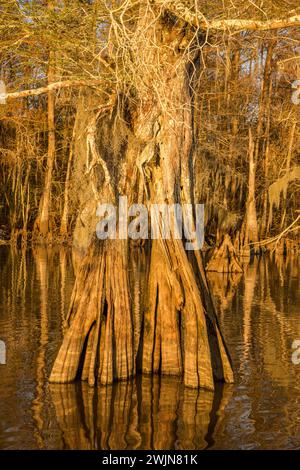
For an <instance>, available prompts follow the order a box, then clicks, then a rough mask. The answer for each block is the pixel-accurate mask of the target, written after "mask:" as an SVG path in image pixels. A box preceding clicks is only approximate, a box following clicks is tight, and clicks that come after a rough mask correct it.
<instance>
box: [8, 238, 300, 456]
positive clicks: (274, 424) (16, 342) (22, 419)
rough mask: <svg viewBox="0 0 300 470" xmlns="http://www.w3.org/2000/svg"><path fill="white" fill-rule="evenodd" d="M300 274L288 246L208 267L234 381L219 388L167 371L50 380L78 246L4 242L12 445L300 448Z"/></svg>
mask: <svg viewBox="0 0 300 470" xmlns="http://www.w3.org/2000/svg"><path fill="white" fill-rule="evenodd" d="M135 268H136V269H138V267H137V266H135ZM299 273H300V260H299V258H298V257H296V256H295V257H293V258H287V257H282V256H281V257H280V256H276V255H274V256H273V257H268V256H266V257H262V258H260V259H256V258H255V259H254V260H253V262H252V263H251V264H245V265H244V273H243V274H239V275H232V274H231V275H222V274H217V273H208V279H209V283H210V286H211V290H212V293H213V297H214V299H215V303H216V307H217V312H218V316H219V322H220V325H221V328H222V332H223V334H224V337H225V339H226V341H227V345H228V347H229V350H230V352H231V355H232V359H233V364H234V371H235V383H234V385H232V386H224V385H222V384H218V385H217V387H216V390H215V392H214V393H212V392H209V391H205V390H193V389H188V388H185V387H184V386H183V385H182V383H181V381H180V380H178V379H177V378H171V377H169V378H168V377H164V378H160V377H158V376H155V377H152V378H150V377H140V376H139V377H137V378H136V379H134V380H132V381H130V382H127V383H118V384H115V385H113V386H110V387H96V388H90V387H88V385H87V384H86V383H75V384H69V385H51V386H50V385H49V383H48V380H47V379H48V377H49V373H50V370H51V367H52V364H53V361H54V358H55V356H56V354H57V351H58V348H59V346H60V343H61V339H62V335H63V330H64V318H65V316H66V313H67V309H68V304H69V300H70V297H71V293H72V288H73V285H74V274H73V267H72V256H71V252H70V250H68V249H64V248H55V247H53V248H41V247H36V248H34V249H32V250H28V251H18V250H17V251H12V250H10V249H9V248H8V247H0V340H1V341H4V342H5V345H6V356H7V360H6V365H0V404H1V419H0V449H38V448H40V449H210V448H213V449H216V448H218V449H253V448H262V449H271V448H273V449H274V448H281V449H295V448H300V399H299V397H300V381H299V373H300V365H299V366H297V365H295V364H293V362H292V360H291V356H292V353H293V350H292V346H291V345H292V343H293V341H294V340H295V339H300V315H299V312H300V308H299V307H300V276H299ZM143 282H144V281H143V277H141V278H140V282H137V285H134V286H132V288H133V289H134V288H140V287H139V284H140V283H143Z"/></svg>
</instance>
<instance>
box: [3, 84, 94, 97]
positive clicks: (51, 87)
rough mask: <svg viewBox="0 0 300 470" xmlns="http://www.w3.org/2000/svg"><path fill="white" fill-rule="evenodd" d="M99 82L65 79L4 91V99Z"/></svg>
mask: <svg viewBox="0 0 300 470" xmlns="http://www.w3.org/2000/svg"><path fill="white" fill-rule="evenodd" d="M100 83H101V81H100V80H65V81H60V82H55V83H50V84H49V85H47V86H44V87H40V88H33V89H31V90H22V91H15V92H12V93H6V95H5V98H6V99H15V98H26V97H27V96H38V95H42V94H43V93H48V92H49V91H54V90H59V89H61V88H71V87H81V86H95V85H99V84H100Z"/></svg>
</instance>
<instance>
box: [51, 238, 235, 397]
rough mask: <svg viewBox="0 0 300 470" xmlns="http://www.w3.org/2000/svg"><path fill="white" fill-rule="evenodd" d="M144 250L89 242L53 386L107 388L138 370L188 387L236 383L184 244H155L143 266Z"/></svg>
mask: <svg viewBox="0 0 300 470" xmlns="http://www.w3.org/2000/svg"><path fill="white" fill-rule="evenodd" d="M143 251H144V250H143V249H141V248H137V247H136V245H135V246H130V244H129V242H128V241H125V240H109V241H105V242H99V241H95V242H94V243H93V244H92V247H91V248H90V250H89V253H88V254H87V255H86V257H85V259H84V260H83V262H82V264H81V267H80V268H79V272H78V273H77V278H76V284H75V287H74V291H73V296H72V301H71V306H70V311H69V315H68V318H67V324H68V330H67V332H66V334H65V337H64V341H63V344H62V346H61V349H60V351H59V354H58V356H57V359H56V361H55V364H54V366H53V370H52V373H51V376H50V382H54V383H67V382H72V381H74V380H76V379H81V380H84V381H87V382H88V384H89V385H91V386H93V385H95V384H96V383H100V384H104V385H108V384H111V383H113V382H114V381H124V380H127V379H129V378H130V377H132V376H134V375H136V373H137V371H141V372H142V373H144V374H161V375H171V376H183V382H184V384H185V385H186V386H189V387H194V388H198V387H204V388H207V389H211V390H213V389H214V378H215V379H218V380H224V381H225V382H232V381H233V373H232V368H231V365H230V361H229V357H228V355H227V352H226V349H225V345H224V342H223V339H222V336H221V334H220V331H219V327H218V324H217V320H216V317H215V313H214V312H212V303H211V299H210V297H209V292H208V290H206V289H207V287H206V286H207V283H206V279H205V278H204V279H203V281H202V283H197V276H196V275H195V271H194V269H193V266H192V263H191V262H190V261H189V259H188V257H187V254H186V252H185V251H184V248H183V244H182V241H181V240H155V241H153V242H152V246H151V255H150V263H148V266H146V265H145V263H144V260H145V253H143ZM133 252H135V255H133ZM141 259H143V261H141ZM198 263H202V261H201V259H200V258H198V260H197V259H196V260H195V264H196V265H197V264H198ZM138 264H140V266H141V265H143V266H142V273H141V272H138V270H137V265H138ZM197 271H198V275H199V276H201V272H202V275H203V273H204V271H203V267H202V266H198V267H197ZM142 285H143V286H145V287H144V288H142ZM205 292H206V294H205ZM205 297H206V300H205ZM202 299H204V301H203V300H202ZM208 309H210V312H209V313H208ZM206 310H207V311H206Z"/></svg>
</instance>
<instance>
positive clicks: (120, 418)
mask: <svg viewBox="0 0 300 470" xmlns="http://www.w3.org/2000/svg"><path fill="white" fill-rule="evenodd" d="M231 390H232V386H230V385H221V384H220V385H218V386H217V388H216V391H215V393H213V392H210V391H206V390H203V389H201V390H197V389H192V388H187V387H184V386H183V385H182V383H181V382H180V381H179V380H178V378H172V377H162V378H160V377H158V376H154V377H137V378H136V379H135V380H131V381H129V382H126V383H124V382H119V383H116V384H114V385H113V386H108V387H103V386H101V387H97V388H96V387H95V388H91V387H89V386H88V385H87V383H85V382H80V383H74V384H66V385H59V384H57V385H51V386H50V392H51V396H52V401H53V403H54V406H55V411H56V417H57V421H58V425H59V428H60V430H61V433H62V440H63V442H64V447H65V448H66V449H95V450H97V449H105V450H114V449H119V450H125V449H147V450H150V449H153V450H159V449H164V450H169V449H199V450H200V449H205V448H207V447H209V446H210V445H212V444H213V442H214V440H213V435H214V432H215V430H216V428H217V427H218V426H219V424H220V418H219V415H222V413H221V412H222V410H224V408H225V406H226V404H227V403H228V401H229V399H230V397H231Z"/></svg>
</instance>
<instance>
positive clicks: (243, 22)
mask: <svg viewBox="0 0 300 470" xmlns="http://www.w3.org/2000/svg"><path fill="white" fill-rule="evenodd" d="M155 3H156V4H158V5H159V6H160V7H162V8H164V9H165V10H169V11H170V12H171V13H174V14H175V15H176V16H177V17H178V18H180V19H182V20H184V21H185V22H187V23H189V24H191V25H193V26H195V27H196V28H202V29H204V30H209V29H211V30H220V31H227V30H228V31H230V30H231V31H232V30H234V31H242V30H249V31H256V30H259V31H267V30H271V29H280V28H291V27H294V26H300V15H295V16H291V17H289V18H279V19H270V20H265V21H260V20H254V19H249V20H248V19H220V20H212V21H208V20H207V19H206V18H205V17H204V15H203V14H202V13H201V12H197V13H193V12H192V11H191V10H190V9H189V8H187V7H186V6H184V5H183V4H182V3H181V2H178V1H173V0H171V1H166V0H155Z"/></svg>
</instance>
